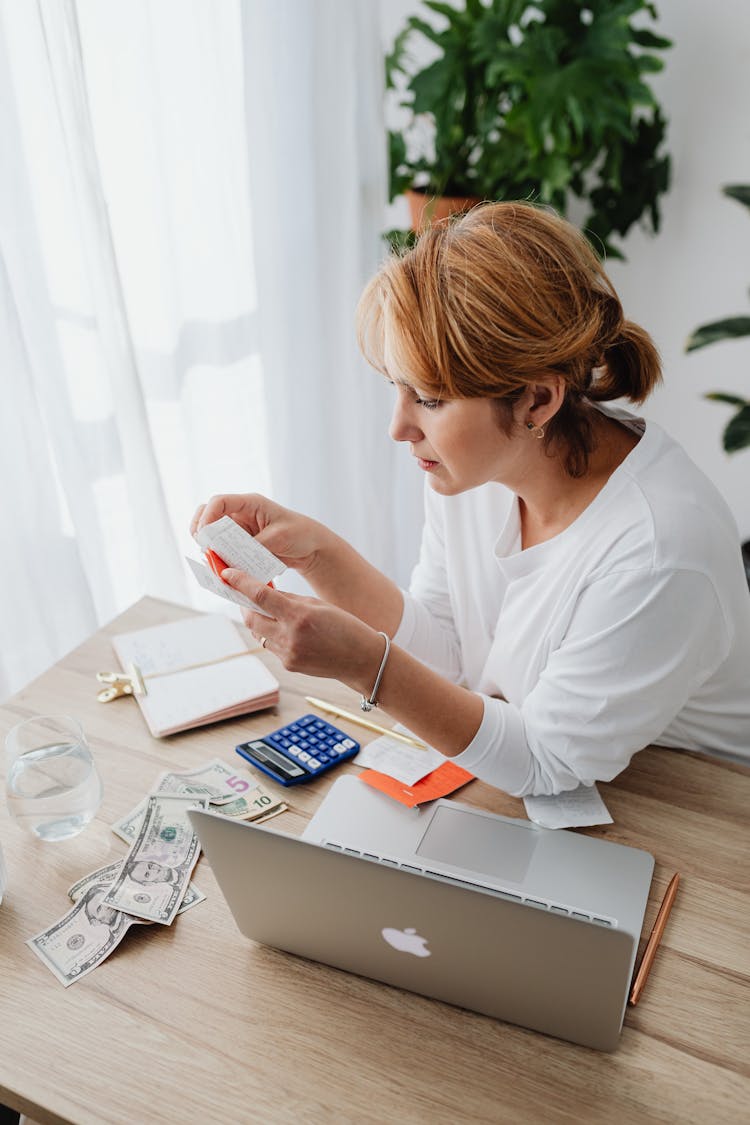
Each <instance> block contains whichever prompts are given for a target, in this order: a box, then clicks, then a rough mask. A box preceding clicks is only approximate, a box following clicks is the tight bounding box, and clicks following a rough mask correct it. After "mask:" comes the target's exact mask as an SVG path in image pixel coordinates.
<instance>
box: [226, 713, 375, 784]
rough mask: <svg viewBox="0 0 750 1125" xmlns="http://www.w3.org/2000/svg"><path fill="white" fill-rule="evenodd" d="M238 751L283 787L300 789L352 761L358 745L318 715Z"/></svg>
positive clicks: (247, 744) (302, 720) (242, 744)
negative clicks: (295, 786)
mask: <svg viewBox="0 0 750 1125" xmlns="http://www.w3.org/2000/svg"><path fill="white" fill-rule="evenodd" d="M235 750H236V751H237V753H238V754H241V755H242V757H243V758H247V760H248V762H250V763H252V765H254V766H255V767H256V769H259V770H262V771H263V773H267V774H268V776H269V777H272V778H273V780H274V781H278V782H279V784H280V785H301V784H302V783H303V782H304V781H312V780H313V778H316V777H321V776H322V774H324V773H328V771H329V770H332V769H334V768H335V767H336V766H338V765H340V764H341V763H342V762H346V761H348V760H349V758H353V757H354V755H355V754H356V753H357V751H358V750H359V743H358V742H355V741H354V739H353V738H350V737H349V735H348V734H345V733H344V731H342V730H339V729H338V727H335V726H333V724H332V723H327V722H325V720H324V719H319V718H318V716H317V715H303V716H302V718H301V719H295V721H294V722H293V723H289V724H288V726H285V727H280V728H279V730H275V731H272V732H271V734H264V735H263V737H262V738H253V739H251V740H250V742H243V743H241V744H240V745H239V746H236V747H235Z"/></svg>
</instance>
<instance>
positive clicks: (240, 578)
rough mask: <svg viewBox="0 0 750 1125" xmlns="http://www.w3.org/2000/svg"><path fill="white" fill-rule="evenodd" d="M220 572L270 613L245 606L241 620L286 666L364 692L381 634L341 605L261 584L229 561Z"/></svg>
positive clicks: (378, 656)
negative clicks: (339, 682) (341, 607)
mask: <svg viewBox="0 0 750 1125" xmlns="http://www.w3.org/2000/svg"><path fill="white" fill-rule="evenodd" d="M221 577H222V578H223V580H224V581H225V582H227V583H228V584H229V585H230V586H233V587H234V589H235V590H239V591H240V592H241V593H243V594H245V595H246V596H247V597H248V598H250V600H251V601H253V602H254V603H255V604H256V605H257V606H260V608H261V609H263V610H264V611H265V613H267V614H270V617H265V616H264V615H263V614H261V613H255V612H254V611H253V610H249V609H244V610H243V611H242V616H243V618H244V620H245V624H246V625H247V626H248V627H249V628H250V629H251V630H252V632H253V634H254V635H255V636H256V637H258V638H259V639H261V638H262V639H263V641H264V647H265V648H267V649H268V650H269V651H270V652H273V653H274V655H276V656H277V657H278V658H279V660H281V663H282V664H283V665H284V667H285V668H287V669H288V670H289V671H290V672H302V673H304V674H305V675H308V676H328V677H331V678H332V679H337V680H341V681H342V682H343V683H346V684H348V685H349V686H350V687H353V688H355V690H357V691H360V692H368V691H369V690H370V689H371V687H372V684H373V681H374V678H375V675H376V674H377V671H378V668H379V666H380V661H381V659H382V656H383V638H382V637H381V636H379V635H378V633H377V632H376V631H375V630H374V629H372V628H371V627H370V626H369V625H366V624H365V623H364V622H363V621H360V619H359V618H358V617H355V616H354V615H353V614H351V613H347V612H346V610H343V609H338V608H337V607H336V606H332V605H329V604H328V603H327V602H322V601H319V600H318V599H317V598H306V597H300V596H299V595H297V594H290V593H286V592H283V591H281V590H275V589H273V588H272V587H269V586H264V585H263V583H262V582H258V581H257V580H256V579H255V578H251V577H250V575H248V574H245V573H244V572H243V571H241V570H235V569H233V568H231V567H229V568H228V569H227V570H224V571H222V573H221Z"/></svg>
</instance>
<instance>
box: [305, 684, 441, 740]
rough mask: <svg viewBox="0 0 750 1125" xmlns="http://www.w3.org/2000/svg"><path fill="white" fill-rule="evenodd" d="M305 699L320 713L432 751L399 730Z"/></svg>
mask: <svg viewBox="0 0 750 1125" xmlns="http://www.w3.org/2000/svg"><path fill="white" fill-rule="evenodd" d="M305 699H306V700H307V702H308V703H312V705H313V707H317V708H318V710H319V711H327V712H328V714H329V715H336V716H338V718H339V719H348V720H349V722H350V723H356V724H357V726H360V727H366V728H367V730H374V731H375V733H376V734H385V735H387V736H388V737H389V738H396V739H398V741H399V742H406V743H408V745H409V746H414V747H415V748H416V749H417V750H429V749H430V748H429V746H427V745H425V743H424V742H419V740H418V739H416V738H412V737H411V736H410V735H408V734H401V733H400V731H397V730H389V729H388V727H380V726H378V724H377V723H371V722H370V720H369V719H360V717H359V715H355V714H353V713H352V712H351V711H345V710H344V709H343V707H335V706H334V705H333V703H326V701H325V699H315V697H314V696H312V695H306V696H305Z"/></svg>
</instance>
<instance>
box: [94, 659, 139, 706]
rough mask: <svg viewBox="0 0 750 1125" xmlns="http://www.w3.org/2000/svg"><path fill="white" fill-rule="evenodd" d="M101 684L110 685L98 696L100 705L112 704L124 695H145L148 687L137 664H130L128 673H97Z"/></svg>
mask: <svg viewBox="0 0 750 1125" xmlns="http://www.w3.org/2000/svg"><path fill="white" fill-rule="evenodd" d="M96 678H97V680H98V681H99V683H100V684H108V685H109V686H108V687H105V688H102V690H101V691H100V692H99V693H98V694H97V697H96V698H97V699H98V700H99V702H100V703H111V702H112V700H113V699H119V698H120V697H121V696H123V695H145V694H146V685H145V684H144V682H143V676H142V675H141V670H140V668H139V667H138V665H137V664H128V667H127V671H126V672H97V673H96Z"/></svg>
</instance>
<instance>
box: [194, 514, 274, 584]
mask: <svg viewBox="0 0 750 1125" xmlns="http://www.w3.org/2000/svg"><path fill="white" fill-rule="evenodd" d="M195 538H196V541H197V542H198V543H200V545H201V547H203V549H204V550H205V549H206V548H210V549H211V550H212V551H215V552H216V554H217V555H218V556H219V558H222V559H223V560H224V562H225V563H226V564H227V565H228V566H232V567H235V568H236V569H237V570H244V571H245V573H246V574H250V575H252V577H253V578H257V579H258V581H259V582H270V581H271V580H272V579H274V578H277V577H278V575H279V574H283V573H284V571H285V570H286V567H285V566H284V564H283V562H280V560H279V559H277V558H276V556H275V555H272V554H271V552H270V551H269V550H267V548H265V547H264V546H263V544H262V543H259V542H258V540H257V539H254V538H253V536H252V535H250V534H249V532H247V531H245V529H244V528H243V527H240V525H239V524H238V523H235V522H234V520H233V519H231V518H230V517H229V516H222V517H221V519H220V520H216V522H215V523H207V524H206V526H205V527H202V528H201V529H200V531H199V532H198V533H197V535H196V536H195Z"/></svg>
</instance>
